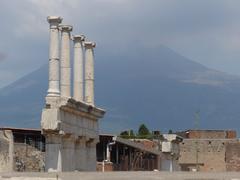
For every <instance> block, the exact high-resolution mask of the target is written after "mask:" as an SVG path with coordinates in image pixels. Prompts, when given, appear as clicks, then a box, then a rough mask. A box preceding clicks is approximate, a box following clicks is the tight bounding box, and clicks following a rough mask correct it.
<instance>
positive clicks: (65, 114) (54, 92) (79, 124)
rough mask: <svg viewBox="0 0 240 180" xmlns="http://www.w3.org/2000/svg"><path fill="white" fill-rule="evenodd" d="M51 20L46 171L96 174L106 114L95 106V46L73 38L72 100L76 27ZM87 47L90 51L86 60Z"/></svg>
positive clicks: (44, 130) (45, 114) (43, 125)
mask: <svg viewBox="0 0 240 180" xmlns="http://www.w3.org/2000/svg"><path fill="white" fill-rule="evenodd" d="M47 20H48V22H49V24H50V47H49V89H48V93H47V96H46V105H45V108H44V109H43V111H42V119H41V128H42V133H43V134H44V136H45V138H46V157H45V164H46V165H45V166H46V167H45V168H46V171H75V170H79V171H81V170H84V171H93V170H96V143H97V142H98V139H99V138H98V119H99V118H102V117H103V115H104V113H105V112H104V110H102V109H100V108H97V107H96V106H95V105H94V56H93V48H94V47H95V43H92V42H85V43H84V39H85V38H84V36H81V35H76V36H73V41H74V63H73V64H74V67H73V70H74V72H73V74H74V80H73V82H74V83H73V92H74V95H73V98H72V96H71V90H72V87H71V69H72V68H71V62H70V50H71V45H70V44H71V31H72V26H69V25H60V23H61V22H62V18H61V17H56V16H49V17H48V18H47ZM59 31H60V32H61V48H60V49H61V52H60V53H59V44H60V43H59ZM83 46H84V47H85V51H86V52H85V57H86V58H85V59H84V58H83V57H84V56H83V53H84V52H83ZM60 54H61V56H60ZM59 56H60V58H59ZM84 60H85V62H84ZM83 64H85V71H84V70H83ZM59 67H60V68H59ZM83 72H85V77H84V76H83ZM83 79H84V80H83ZM84 85H85V88H84ZM84 89H85V91H84Z"/></svg>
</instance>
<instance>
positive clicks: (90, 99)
mask: <svg viewBox="0 0 240 180" xmlns="http://www.w3.org/2000/svg"><path fill="white" fill-rule="evenodd" d="M95 46H96V44H95V43H93V42H85V43H84V47H85V97H84V101H85V102H86V103H87V104H90V105H94V53H93V48H95Z"/></svg>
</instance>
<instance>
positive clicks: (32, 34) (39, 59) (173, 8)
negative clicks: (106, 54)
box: [0, 0, 240, 87]
mask: <svg viewBox="0 0 240 180" xmlns="http://www.w3.org/2000/svg"><path fill="white" fill-rule="evenodd" d="M48 15H60V16H62V17H63V19H64V20H63V23H64V24H71V25H73V26H74V31H73V33H74V34H76V33H77V34H79V33H81V34H82V33H84V34H85V35H86V36H87V37H88V38H89V39H90V40H95V41H96V42H97V44H98V46H101V47H102V48H104V46H106V47H112V48H111V49H109V50H110V51H117V50H120V49H121V48H131V46H134V43H141V44H143V45H145V46H157V45H159V44H162V45H165V46H168V47H169V48H171V49H173V50H175V51H176V52H178V53H180V54H182V55H183V56H186V57H188V58H190V59H192V60H194V61H197V62H200V63H201V64H204V65H206V66H207V67H211V68H214V69H217V70H221V71H225V72H228V73H231V74H237V75H240V71H239V70H240V1H239V0H0V87H2V86H4V85H6V84H8V83H10V82H12V81H14V80H16V79H18V78H20V77H21V76H23V75H25V74H27V73H29V72H31V71H33V70H35V69H37V68H39V67H40V66H41V65H43V64H45V63H47V62H48V28H49V27H48V23H47V21H46V17H47V16H48Z"/></svg>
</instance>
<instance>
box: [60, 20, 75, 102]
mask: <svg viewBox="0 0 240 180" xmlns="http://www.w3.org/2000/svg"><path fill="white" fill-rule="evenodd" d="M60 30H61V35H62V36H61V82H60V84H61V96H62V97H66V98H70V97H71V62H70V32H71V31H72V26H69V25H61V26H60Z"/></svg>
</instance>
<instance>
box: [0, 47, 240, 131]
mask: <svg viewBox="0 0 240 180" xmlns="http://www.w3.org/2000/svg"><path fill="white" fill-rule="evenodd" d="M105 49H106V48H105ZM107 49H108V48H107ZM109 49H110V48H109ZM96 50H97V51H96V65H95V69H96V75H95V76H96V81H95V82H96V104H97V105H99V106H100V107H103V108H105V109H106V110H107V114H106V116H105V118H104V119H103V120H101V124H100V127H101V129H102V131H104V132H118V131H120V130H122V129H129V128H136V127H137V126H138V125H139V124H140V123H142V122H144V123H146V124H147V126H149V127H150V128H151V129H160V130H163V131H167V130H168V129H188V128H193V125H194V113H195V112H196V111H198V110H200V127H201V128H235V127H238V126H239V122H238V119H240V112H239V110H238V107H240V98H238V97H240V96H239V95H240V93H239V92H240V79H239V78H238V77H235V76H230V75H228V74H225V73H222V72H218V71H215V70H211V69H208V68H206V67H205V66H203V65H201V64H198V63H195V62H193V61H191V60H189V59H187V58H185V57H183V56H181V55H179V54H177V53H175V52H174V51H172V50H170V49H169V48H166V47H164V46H160V47H157V48H146V47H141V46H139V45H135V46H134V47H132V46H130V47H129V48H128V50H126V51H123V52H110V53H109V52H108V53H106V52H104V49H101V47H99V48H97V49H96ZM47 76H48V68H47V65H46V66H44V67H42V68H40V69H39V70H37V71H35V72H33V73H31V74H29V75H27V76H25V77H23V78H21V79H20V80H18V81H16V82H14V83H13V84H11V85H9V86H7V87H5V88H3V89H1V90H0V102H1V103H0V120H1V121H0V122H1V123H0V125H2V126H3V125H5V126H6V125H9V126H18V127H39V123H40V114H41V109H42V107H43V105H44V96H45V95H46V91H47V81H48V80H47V79H48V78H47Z"/></svg>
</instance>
